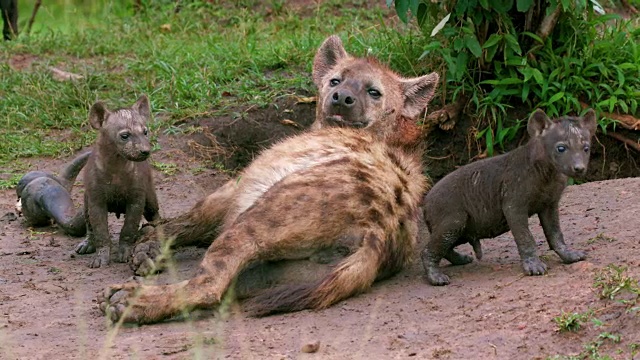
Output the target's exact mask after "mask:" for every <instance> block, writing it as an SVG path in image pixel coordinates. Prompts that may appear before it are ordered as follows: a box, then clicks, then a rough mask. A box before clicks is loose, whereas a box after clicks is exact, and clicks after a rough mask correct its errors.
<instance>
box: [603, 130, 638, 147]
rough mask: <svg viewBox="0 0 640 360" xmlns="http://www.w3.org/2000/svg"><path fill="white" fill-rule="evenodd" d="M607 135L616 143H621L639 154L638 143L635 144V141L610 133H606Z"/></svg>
mask: <svg viewBox="0 0 640 360" xmlns="http://www.w3.org/2000/svg"><path fill="white" fill-rule="evenodd" d="M607 135H608V136H610V137H612V138H614V139H616V140H618V141H621V142H623V143H624V144H625V145H628V146H630V147H631V148H632V149H634V150H635V151H637V152H640V143H637V142H635V141H633V140H631V139H629V138H626V137H624V136H622V135H621V134H619V133H615V132H611V131H608V132H607Z"/></svg>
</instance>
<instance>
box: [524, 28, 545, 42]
mask: <svg viewBox="0 0 640 360" xmlns="http://www.w3.org/2000/svg"><path fill="white" fill-rule="evenodd" d="M521 34H522V35H526V36H528V37H530V38H532V39H533V40H535V41H537V42H539V43H540V44H544V40H542V38H541V37H540V36H538V35H536V34H534V33H532V32H529V31H525V32H523V33H521Z"/></svg>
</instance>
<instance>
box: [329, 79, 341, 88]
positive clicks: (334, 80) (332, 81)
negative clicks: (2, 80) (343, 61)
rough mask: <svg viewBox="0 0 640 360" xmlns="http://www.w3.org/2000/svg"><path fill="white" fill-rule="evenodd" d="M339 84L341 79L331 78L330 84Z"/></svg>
mask: <svg viewBox="0 0 640 360" xmlns="http://www.w3.org/2000/svg"><path fill="white" fill-rule="evenodd" d="M338 84H340V80H339V79H331V80H329V85H331V87H333V86H338Z"/></svg>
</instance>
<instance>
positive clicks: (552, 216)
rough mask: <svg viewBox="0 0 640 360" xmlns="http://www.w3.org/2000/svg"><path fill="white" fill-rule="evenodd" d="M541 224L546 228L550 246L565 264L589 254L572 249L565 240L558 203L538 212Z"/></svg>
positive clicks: (545, 234)
mask: <svg viewBox="0 0 640 360" xmlns="http://www.w3.org/2000/svg"><path fill="white" fill-rule="evenodd" d="M538 218H539V219H540V224H541V225H542V229H543V230H544V236H545V237H546V238H547V242H548V243H549V247H550V248H551V249H552V250H553V251H555V252H556V253H557V254H558V256H560V259H562V261H563V262H564V263H565V264H571V263H574V262H576V261H580V260H584V259H585V258H586V257H587V254H586V253H585V252H583V251H579V250H572V249H570V248H569V247H568V246H567V245H566V244H565V242H564V237H563V236H562V230H561V229H560V218H559V214H558V205H557V204H556V205H555V206H553V207H549V208H546V209H544V210H543V211H541V212H540V213H539V214H538Z"/></svg>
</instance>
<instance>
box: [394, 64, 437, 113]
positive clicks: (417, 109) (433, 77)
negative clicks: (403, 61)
mask: <svg viewBox="0 0 640 360" xmlns="http://www.w3.org/2000/svg"><path fill="white" fill-rule="evenodd" d="M439 80H440V76H439V75H438V74H437V73H435V72H432V73H431V74H427V75H424V76H420V77H417V78H412V79H402V80H401V83H402V91H403V95H404V108H403V109H402V114H403V115H404V116H405V117H407V118H409V119H416V118H417V117H418V116H419V115H420V113H422V111H423V110H424V109H425V108H426V107H427V105H428V104H429V101H431V99H432V98H433V94H434V93H435V91H436V88H437V87H438V81H439Z"/></svg>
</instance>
